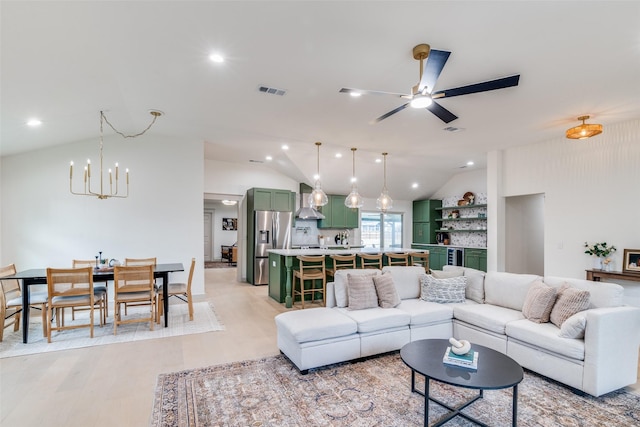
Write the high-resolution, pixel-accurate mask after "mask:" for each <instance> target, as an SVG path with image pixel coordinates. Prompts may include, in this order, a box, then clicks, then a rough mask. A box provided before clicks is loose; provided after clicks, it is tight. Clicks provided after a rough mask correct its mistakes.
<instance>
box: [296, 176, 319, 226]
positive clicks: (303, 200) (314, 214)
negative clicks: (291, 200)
mask: <svg viewBox="0 0 640 427" xmlns="http://www.w3.org/2000/svg"><path fill="white" fill-rule="evenodd" d="M310 195H311V187H309V186H308V185H306V184H300V209H298V210H297V211H296V218H300V219H324V215H322V214H321V213H320V212H318V211H317V210H315V209H314V208H312V207H311V206H309V196H310Z"/></svg>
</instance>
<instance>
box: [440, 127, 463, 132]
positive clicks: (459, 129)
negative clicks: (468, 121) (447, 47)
mask: <svg viewBox="0 0 640 427" xmlns="http://www.w3.org/2000/svg"><path fill="white" fill-rule="evenodd" d="M442 130H445V131H447V132H460V131H461V130H462V128H457V127H455V126H447V127H446V128H443V129H442Z"/></svg>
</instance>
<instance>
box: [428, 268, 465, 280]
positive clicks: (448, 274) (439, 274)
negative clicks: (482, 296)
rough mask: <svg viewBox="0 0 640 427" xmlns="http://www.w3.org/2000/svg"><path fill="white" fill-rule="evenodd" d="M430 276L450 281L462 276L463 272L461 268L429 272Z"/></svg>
mask: <svg viewBox="0 0 640 427" xmlns="http://www.w3.org/2000/svg"><path fill="white" fill-rule="evenodd" d="M431 275H432V276H433V277H435V278H436V279H450V278H452V277H459V276H464V270H462V269H461V268H457V269H455V270H431Z"/></svg>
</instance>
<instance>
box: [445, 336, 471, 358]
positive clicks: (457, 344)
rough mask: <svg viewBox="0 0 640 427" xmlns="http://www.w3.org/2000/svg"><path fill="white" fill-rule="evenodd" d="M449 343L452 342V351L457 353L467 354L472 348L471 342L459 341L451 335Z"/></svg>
mask: <svg viewBox="0 0 640 427" xmlns="http://www.w3.org/2000/svg"><path fill="white" fill-rule="evenodd" d="M449 343H450V344H451V351H453V352H454V353H455V354H467V353H469V350H471V343H470V342H469V341H467V340H460V341H458V340H457V339H455V338H453V337H451V338H449Z"/></svg>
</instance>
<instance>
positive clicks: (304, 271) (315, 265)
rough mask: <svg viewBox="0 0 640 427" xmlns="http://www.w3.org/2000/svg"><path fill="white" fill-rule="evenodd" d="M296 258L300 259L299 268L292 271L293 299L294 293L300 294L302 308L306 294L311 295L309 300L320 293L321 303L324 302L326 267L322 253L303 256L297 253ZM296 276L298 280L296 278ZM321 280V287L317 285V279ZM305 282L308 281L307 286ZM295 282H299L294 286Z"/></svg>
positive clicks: (314, 298) (323, 303) (294, 297)
mask: <svg viewBox="0 0 640 427" xmlns="http://www.w3.org/2000/svg"><path fill="white" fill-rule="evenodd" d="M296 258H298V260H299V261H300V268H299V269H297V270H294V271H293V301H294V302H295V300H296V295H300V301H301V302H302V308H304V303H305V297H306V295H311V302H314V301H315V300H316V296H317V295H318V294H322V305H323V306H324V305H326V304H325V297H326V289H327V279H326V278H325V274H326V269H325V261H324V255H319V256H304V255H298V256H297V257H296ZM296 277H297V278H298V280H296ZM318 280H320V281H322V287H317V286H316V285H317V281H318ZM306 282H310V285H309V287H308V288H307V287H306V286H305V284H306ZM296 283H299V284H300V287H299V289H298V286H296Z"/></svg>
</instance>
